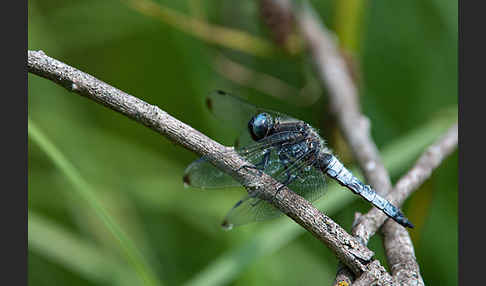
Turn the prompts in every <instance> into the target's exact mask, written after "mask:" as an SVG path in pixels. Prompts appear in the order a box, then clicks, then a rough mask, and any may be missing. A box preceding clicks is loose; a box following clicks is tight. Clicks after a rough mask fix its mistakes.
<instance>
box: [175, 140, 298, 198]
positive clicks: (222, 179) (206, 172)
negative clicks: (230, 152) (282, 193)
mask: <svg viewBox="0 0 486 286" xmlns="http://www.w3.org/2000/svg"><path fill="white" fill-rule="evenodd" d="M282 133H286V134H287V133H291V132H282ZM282 133H277V134H274V135H272V136H268V137H266V138H263V139H262V140H260V141H258V142H255V141H253V143H252V144H249V145H247V146H244V147H240V148H238V149H237V150H236V151H237V152H238V153H239V154H240V155H241V156H242V157H244V158H245V159H246V160H247V161H248V162H250V163H251V164H254V165H255V164H258V163H260V162H261V161H262V160H263V157H264V155H265V153H266V152H268V151H269V150H270V151H272V150H274V149H275V147H276V146H278V145H279V144H281V143H282V142H283V141H284V140H285V137H284V136H282V135H285V134H282ZM267 169H268V170H266V172H267V174H269V175H271V176H272V175H273V174H275V172H276V171H277V170H276V169H275V168H267ZM183 181H184V184H185V185H186V186H191V187H196V188H203V189H204V188H225V187H237V186H241V185H240V183H238V182H237V181H236V180H234V179H233V178H232V177H231V176H230V175H228V174H226V173H225V172H223V171H221V170H220V169H218V168H216V167H215V166H213V165H212V164H211V163H209V162H208V161H207V160H206V159H205V158H204V157H202V158H200V159H198V160H196V161H194V162H192V163H191V164H190V165H189V166H188V167H187V168H186V170H185V171H184V176H183Z"/></svg>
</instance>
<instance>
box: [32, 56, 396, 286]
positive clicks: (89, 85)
mask: <svg viewBox="0 0 486 286" xmlns="http://www.w3.org/2000/svg"><path fill="white" fill-rule="evenodd" d="M27 69H28V71H29V72H31V73H33V74H36V75H39V76H41V77H44V78H46V79H49V80H51V81H53V82H55V83H57V84H59V85H61V86H63V87H65V88H67V89H68V90H69V91H72V92H75V93H78V94H80V95H82V96H84V97H86V98H88V99H91V100H94V101H96V102H98V103H100V104H102V105H105V106H107V107H109V108H111V109H113V110H115V111H117V112H120V113H122V114H124V115H125V116H127V117H129V118H131V119H133V120H135V121H137V122H140V123H142V124H144V125H145V126H147V127H149V128H150V129H152V130H154V131H156V132H158V133H160V134H162V135H164V136H165V137H167V138H169V139H170V140H172V141H174V142H176V143H178V144H180V145H182V146H183V147H185V148H187V149H189V150H191V151H193V152H195V153H197V154H199V155H202V156H206V158H207V159H208V161H210V162H211V163H212V164H214V165H215V166H217V167H218V168H220V169H222V170H224V171H225V172H227V173H228V174H230V175H231V176H233V177H234V178H235V179H236V180H237V181H239V182H240V183H242V185H244V186H245V187H246V189H247V191H248V192H249V193H251V194H256V195H258V196H259V197H260V198H262V199H264V200H266V201H268V202H269V203H271V204H272V205H274V206H275V207H277V208H278V209H279V210H280V211H282V212H283V213H285V214H286V215H288V216H289V217H290V218H292V219H293V220H294V221H296V222H297V223H298V224H300V225H301V226H302V227H304V228H305V229H306V230H308V231H309V232H310V233H311V234H312V235H314V236H315V237H316V238H317V239H319V240H320V241H322V242H324V243H325V244H326V245H327V246H328V247H329V248H330V249H331V250H332V251H333V252H334V253H335V254H336V256H337V257H338V258H339V259H340V260H341V261H342V262H343V263H344V264H346V266H348V267H349V268H350V269H351V270H352V271H353V273H354V274H356V275H359V274H361V273H363V272H368V271H369V272H371V273H378V274H380V273H383V270H384V269H383V267H381V266H380V265H379V263H378V265H376V263H370V262H371V259H372V256H373V252H372V251H371V250H369V249H368V248H367V247H366V246H364V245H362V244H361V243H359V242H358V241H357V240H356V239H355V238H354V237H352V236H351V235H349V234H348V233H347V232H346V231H345V230H344V229H342V228H341V227H340V226H339V225H338V224H336V223H335V222H334V221H332V220H331V219H330V218H329V217H327V216H326V215H324V214H322V213H321V212H320V211H319V210H317V209H316V208H314V207H313V206H312V205H311V204H310V203H309V202H308V201H306V200H305V199H303V198H302V197H300V196H298V195H297V194H295V193H294V192H292V191H290V190H289V189H288V188H286V187H283V188H281V189H280V191H279V197H280V198H278V199H276V198H275V190H276V189H277V188H278V187H280V186H282V185H281V184H280V183H279V182H277V181H276V180H274V179H273V178H272V177H270V176H268V175H266V174H262V175H260V176H255V174H254V172H253V171H251V170H247V169H246V168H240V167H241V166H243V165H248V164H249V163H248V162H246V161H245V160H244V159H242V158H241V157H240V156H239V155H238V154H237V153H236V152H235V151H234V150H233V148H229V147H225V146H223V145H221V144H219V143H217V142H215V141H213V140H211V139H210V138H208V137H206V136H205V135H203V134H201V133H200V132H198V131H197V130H195V129H193V128H192V127H190V126H188V125H186V124H184V123H183V122H181V121H178V120H177V119H175V118H173V117H171V116H170V115H169V114H167V113H166V112H165V111H163V110H161V109H160V108H158V107H157V106H154V105H150V104H148V103H146V102H144V101H142V100H140V99H138V98H136V97H134V96H131V95H129V94H127V93H125V92H123V91H120V90H118V89H116V88H114V87H112V86H110V85H108V84H106V83H104V82H102V81H100V80H98V79H96V78H94V77H93V76H91V75H88V74H86V73H84V72H81V71H79V70H77V69H75V68H73V67H71V66H68V65H66V64H64V63H62V62H60V61H58V60H55V59H53V58H50V57H48V56H47V55H45V54H44V53H43V52H42V51H37V52H36V51H28V61H27ZM376 278H377V279H378V280H380V281H384V283H385V284H386V283H387V282H386V281H390V279H391V277H390V276H389V275H388V274H387V273H386V271H385V272H384V275H381V276H379V277H376Z"/></svg>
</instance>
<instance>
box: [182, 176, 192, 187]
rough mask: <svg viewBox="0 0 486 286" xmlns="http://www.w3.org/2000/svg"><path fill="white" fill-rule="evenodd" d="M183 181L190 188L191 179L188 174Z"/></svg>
mask: <svg viewBox="0 0 486 286" xmlns="http://www.w3.org/2000/svg"><path fill="white" fill-rule="evenodd" d="M182 181H183V182H184V184H187V185H188V186H190V185H191V179H189V174H186V175H184V176H183V177H182Z"/></svg>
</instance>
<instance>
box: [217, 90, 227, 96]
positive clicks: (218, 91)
mask: <svg viewBox="0 0 486 286" xmlns="http://www.w3.org/2000/svg"><path fill="white" fill-rule="evenodd" d="M216 92H217V93H218V94H220V95H226V92H224V91H222V90H221V89H218V90H216Z"/></svg>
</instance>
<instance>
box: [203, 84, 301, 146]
mask: <svg viewBox="0 0 486 286" xmlns="http://www.w3.org/2000/svg"><path fill="white" fill-rule="evenodd" d="M206 105H207V106H208V109H209V110H210V111H211V112H212V113H213V114H214V116H215V117H216V118H218V119H221V120H223V122H224V124H225V125H226V124H228V125H231V126H232V127H233V128H234V129H235V130H237V131H239V132H242V134H241V135H243V136H244V137H245V138H250V137H249V134H248V132H245V131H247V128H248V122H249V121H250V119H251V118H252V117H253V116H255V115H257V114H259V113H262V112H266V113H268V114H270V115H272V116H273V117H274V118H281V119H282V120H296V119H295V118H292V117H290V116H288V115H286V114H283V113H279V112H276V111H273V110H268V109H264V108H259V107H256V106H254V105H252V104H250V103H248V102H246V101H245V100H244V99H242V98H240V97H236V96H234V95H232V94H230V93H227V92H225V91H222V90H215V91H212V92H211V93H210V94H209V95H208V96H207V98H206ZM241 143H243V142H241ZM245 143H250V142H245ZM240 146H244V144H241V145H240Z"/></svg>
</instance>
